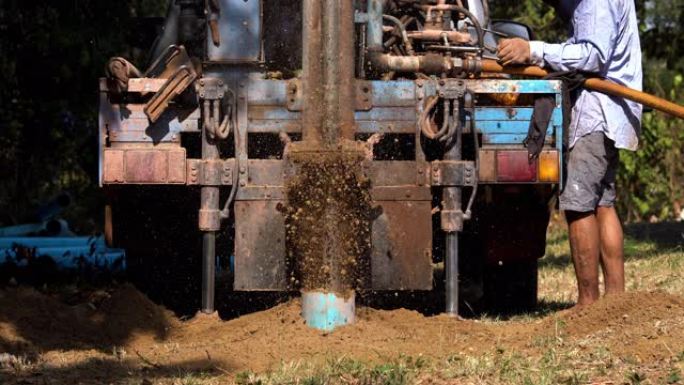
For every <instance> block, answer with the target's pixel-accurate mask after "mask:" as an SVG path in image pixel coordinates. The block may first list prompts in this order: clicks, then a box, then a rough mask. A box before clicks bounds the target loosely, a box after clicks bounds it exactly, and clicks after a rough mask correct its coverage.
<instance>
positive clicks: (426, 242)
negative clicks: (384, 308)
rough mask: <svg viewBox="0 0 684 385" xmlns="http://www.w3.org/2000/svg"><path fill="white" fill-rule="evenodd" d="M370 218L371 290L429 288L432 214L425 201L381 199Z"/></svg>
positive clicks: (429, 203)
mask: <svg viewBox="0 0 684 385" xmlns="http://www.w3.org/2000/svg"><path fill="white" fill-rule="evenodd" d="M375 204H377V205H380V206H381V207H382V214H380V216H378V218H377V219H376V220H375V221H374V222H373V235H372V237H373V238H372V243H373V249H372V255H371V285H372V289H374V290H431V289H432V273H433V272H432V214H431V202H429V201H423V202H421V201H410V202H400V201H389V202H388V201H381V202H375Z"/></svg>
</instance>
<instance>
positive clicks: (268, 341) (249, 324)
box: [0, 286, 684, 373]
mask: <svg viewBox="0 0 684 385" xmlns="http://www.w3.org/2000/svg"><path fill="white" fill-rule="evenodd" d="M95 297H97V298H96V299H94V300H90V301H89V300H88V299H86V301H85V302H83V303H80V304H77V305H67V304H66V303H64V302H63V301H62V300H60V298H58V297H56V296H51V295H46V294H43V293H40V292H38V291H36V290H33V289H26V288H19V289H5V290H0V350H1V351H2V352H9V353H11V354H26V353H31V354H39V355H42V358H41V360H42V361H44V362H45V363H46V364H49V365H53V364H54V365H62V366H63V365H67V364H70V365H73V366H78V364H79V363H81V362H83V361H84V360H86V361H87V360H92V359H100V360H102V359H104V360H107V359H111V360H116V359H117V358H116V357H114V356H112V350H113V347H121V349H119V350H122V351H126V352H128V356H127V357H128V358H127V359H128V360H129V361H127V362H128V364H130V365H132V367H140V368H144V367H149V366H150V365H152V366H154V367H160V368H161V367H169V368H176V369H177V368H185V367H190V366H192V367H193V368H196V367H198V365H199V366H200V367H202V368H207V369H211V368H220V371H221V372H223V371H227V372H229V373H235V372H238V371H243V370H253V371H263V370H268V369H272V368H275V367H277V366H278V365H280V364H282V363H283V362H290V361H295V362H296V361H307V362H314V363H315V362H321V363H322V362H324V361H326V360H329V359H330V358H339V357H349V358H354V359H359V360H366V361H375V362H378V361H387V360H391V359H393V358H396V357H400V356H402V355H404V356H412V357H416V356H425V357H433V358H436V359H443V358H445V357H449V356H452V355H455V354H466V355H479V354H490V353H493V352H495V350H496V349H503V350H505V351H508V352H520V353H521V354H525V355H527V356H541V355H543V354H544V350H543V349H544V348H543V347H540V345H539V341H540V339H542V340H543V339H545V338H546V339H552V340H554V341H555V340H556V339H558V338H562V339H563V340H565V341H570V342H571V343H576V342H577V341H586V344H584V345H582V346H586V348H587V349H591V348H592V347H598V346H604V347H606V348H607V349H609V350H610V351H611V352H613V353H614V354H617V355H619V356H625V357H626V356H633V357H637V358H638V359H640V360H643V361H647V362H648V361H653V360H655V361H657V360H659V359H662V358H663V357H666V356H668V354H669V350H672V351H675V350H677V349H679V350H681V347H682V346H684V298H682V297H678V296H672V295H667V294H660V293H627V294H625V295H621V296H615V297H611V298H607V299H604V300H602V301H601V302H599V303H598V304H596V305H595V306H593V307H590V308H587V309H584V310H580V311H566V312H564V313H557V314H552V315H550V316H547V317H546V318H543V319H539V320H533V321H525V322H521V321H508V322H490V321H484V322H482V321H478V320H458V319H453V318H449V317H446V316H436V317H425V316H423V315H422V314H420V313H418V312H415V311H411V310H405V309H399V310H392V311H385V310H374V309H370V308H359V309H357V315H358V317H357V322H356V323H355V324H353V325H349V326H345V327H342V328H339V329H337V330H335V331H334V332H331V333H324V332H320V331H316V330H313V329H311V328H309V327H307V326H306V325H305V324H304V322H303V320H302V318H301V317H300V311H301V306H300V302H299V300H297V299H295V300H292V301H290V302H287V303H284V304H281V305H279V306H276V307H274V308H272V309H269V310H267V311H263V312H257V313H252V314H249V315H246V316H243V317H240V318H236V319H233V320H230V321H222V320H221V319H220V318H219V317H218V316H216V315H209V316H206V315H197V316H196V317H195V318H193V319H191V320H188V321H179V320H178V319H177V318H175V317H174V316H173V315H172V314H171V313H170V312H168V311H166V310H164V309H163V308H162V307H160V306H157V305H155V304H153V303H152V302H150V301H149V300H147V298H145V296H144V295H142V294H140V293H139V292H137V291H136V290H135V289H134V288H132V287H130V286H123V287H120V288H117V289H113V290H110V291H108V292H106V293H105V294H102V293H97V295H96V296H95ZM573 341H574V342H573ZM117 349H118V348H117ZM668 349H669V350H668ZM55 352H59V354H56V353H55ZM53 360H55V362H52V361H53ZM117 362H118V361H117ZM128 364H127V365H128ZM176 369H174V370H176Z"/></svg>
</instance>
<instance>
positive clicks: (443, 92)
mask: <svg viewBox="0 0 684 385" xmlns="http://www.w3.org/2000/svg"><path fill="white" fill-rule="evenodd" d="M465 93H466V82H465V80H461V79H440V80H439V82H438V85H437V94H438V95H439V97H440V98H444V99H460V98H462V97H463V96H464V95H465Z"/></svg>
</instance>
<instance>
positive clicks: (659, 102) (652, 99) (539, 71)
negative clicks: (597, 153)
mask: <svg viewBox="0 0 684 385" xmlns="http://www.w3.org/2000/svg"><path fill="white" fill-rule="evenodd" d="M482 72H490V73H491V72H493V73H506V74H511V75H521V76H532V77H544V76H546V75H548V74H549V72H548V71H546V70H545V69H543V68H541V67H537V66H516V67H507V66H506V67H504V66H502V65H501V64H499V63H498V62H497V61H495V60H482ZM584 87H585V88H587V89H590V90H593V91H598V92H601V93H604V94H606V95H610V96H616V97H620V98H625V99H629V100H631V101H634V102H637V103H639V104H643V105H644V106H647V107H651V108H653V109H655V110H658V111H662V112H665V113H667V114H670V115H672V116H674V117H677V118H680V119H684V106H680V105H678V104H676V103H672V102H670V101H668V100H665V99H662V98H659V97H657V96H655V95H651V94H647V93H645V92H641V91H637V90H634V89H631V88H629V87H625V86H621V85H619V84H616V83H613V82H611V81H609V80H605V79H598V78H589V79H587V80H586V82H585V83H584Z"/></svg>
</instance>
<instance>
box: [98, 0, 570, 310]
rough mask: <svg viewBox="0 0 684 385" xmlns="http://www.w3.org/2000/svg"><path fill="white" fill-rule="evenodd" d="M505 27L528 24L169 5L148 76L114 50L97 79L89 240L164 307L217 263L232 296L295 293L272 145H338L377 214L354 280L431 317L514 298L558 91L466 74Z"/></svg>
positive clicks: (185, 2)
mask: <svg viewBox="0 0 684 385" xmlns="http://www.w3.org/2000/svg"><path fill="white" fill-rule="evenodd" d="M512 36H517V37H522V38H528V39H529V38H531V36H532V31H531V30H530V29H529V28H528V27H526V26H524V25H520V24H517V23H513V22H505V21H496V20H491V19H490V16H489V8H488V4H487V3H486V1H484V2H483V1H480V0H463V1H461V0H453V1H452V0H356V1H352V0H278V1H276V0H210V1H208V2H205V1H196V0H171V1H170V2H169V11H168V15H167V17H166V19H165V21H164V24H163V28H162V29H161V33H160V35H159V36H158V37H157V39H156V42H155V45H154V47H153V49H152V51H151V52H152V54H151V55H150V56H151V57H152V58H153V59H154V60H153V61H152V63H151V64H150V65H149V67H148V69H147V70H146V71H144V72H143V71H140V70H138V69H137V68H135V66H133V65H132V64H131V63H129V62H128V61H127V60H125V59H123V58H114V59H112V61H111V62H110V64H109V66H108V75H107V77H106V78H103V79H102V80H101V82H100V123H99V129H100V135H99V138H100V143H99V146H100V183H101V185H102V186H103V187H104V188H105V191H106V194H107V197H108V200H109V204H108V206H107V224H106V232H107V236H108V239H109V240H110V241H111V242H113V243H114V244H116V245H118V246H121V247H124V248H125V249H126V251H127V255H128V258H129V261H128V267H129V269H130V270H131V271H132V274H133V277H134V281H135V282H136V283H138V284H139V285H143V286H146V287H148V288H156V290H157V291H158V292H165V293H166V297H167V301H174V298H175V297H179V296H181V295H184V291H185V290H186V289H187V290H190V292H191V293H197V294H199V293H200V292H201V295H202V309H203V310H204V311H207V312H211V311H212V310H213V308H214V307H213V306H214V296H215V289H214V282H215V279H216V277H215V274H216V272H217V271H218V272H219V274H220V273H221V272H222V271H223V270H230V271H232V272H233V273H232V274H231V275H230V277H231V279H230V282H229V286H232V288H231V289H232V290H234V291H236V292H248V293H256V292H273V291H275V292H284V291H296V290H298V287H297V282H298V281H297V280H295V279H291V277H290V275H289V272H288V269H289V267H288V266H290V264H289V263H288V258H290V257H289V256H288V250H287V248H288V242H287V240H286V223H285V218H284V215H283V213H282V210H279V207H280V205H282V204H284V203H287V202H286V201H287V193H286V191H285V188H286V187H285V186H286V184H287V179H288V178H289V175H291V173H292V172H293V168H292V167H291V164H290V163H291V159H290V158H291V156H292V154H293V153H295V152H297V151H302V150H306V148H307V147H309V146H315V145H316V144H320V143H327V144H331V146H328V147H327V148H332V149H335V148H337V149H338V150H339V151H346V150H345V149H346V148H348V147H353V149H354V150H353V151H360V152H362V153H363V154H364V157H365V160H364V161H363V162H362V163H363V167H362V172H363V174H364V176H365V177H366V178H367V179H368V180H369V184H370V196H371V197H372V206H373V207H375V208H377V209H378V210H377V215H375V216H373V218H372V223H371V236H370V239H371V242H370V244H371V247H370V255H369V256H368V257H369V267H370V268H369V269H368V270H367V271H364V272H363V274H365V279H363V280H362V281H360V282H362V284H361V285H360V287H357V288H355V289H357V290H361V291H376V292H383V291H397V292H400V291H410V292H414V293H423V292H428V291H432V292H435V291H437V292H439V293H442V294H440V297H442V298H443V301H444V302H443V304H444V305H443V306H444V309H445V311H446V312H447V313H450V314H456V313H458V312H459V311H460V313H461V314H464V315H467V314H471V313H472V312H479V311H482V310H487V309H519V308H529V307H531V306H534V305H535V304H536V297H537V261H538V259H539V258H540V257H542V256H543V255H544V251H545V241H546V228H547V225H548V222H549V213H550V210H551V208H552V207H553V205H554V202H555V198H556V196H557V193H558V190H559V186H560V184H561V181H562V167H561V165H562V155H563V122H564V119H563V118H564V116H565V114H564V111H563V101H564V92H563V84H562V83H561V82H560V81H556V80H530V79H524V78H512V77H510V76H506V75H497V74H488V73H483V72H482V66H481V63H482V61H483V60H487V59H495V58H496V56H495V50H496V45H497V41H498V39H500V38H503V37H512ZM540 97H546V98H549V97H550V98H552V100H553V112H552V114H551V119H550V121H549V124H548V127H546V129H545V132H543V134H545V135H542V139H541V140H542V142H541V145H542V148H541V152H540V153H538V154H537V156H534V157H530V154H529V151H528V148H526V146H525V144H524V142H525V139H526V137H527V136H528V130H529V128H530V121H531V119H532V116H533V114H534V111H535V109H534V105H535V101H536V100H537V99H538V98H540ZM331 151H334V150H331ZM294 172H296V171H294ZM217 237H218V241H217ZM217 262H218V263H217ZM200 268H201V272H202V286H201V290H200V288H199V286H198V285H195V283H194V282H196V281H199V279H195V277H199V275H200V274H199V272H200ZM189 288H190V289H189ZM222 290H223V289H222ZM222 290H220V291H219V294H218V295H219V296H221V295H223V294H222V293H223V291H222ZM247 295H250V294H247ZM255 295H256V294H255ZM169 297H170V298H169Z"/></svg>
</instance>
